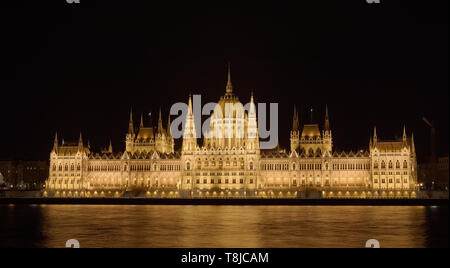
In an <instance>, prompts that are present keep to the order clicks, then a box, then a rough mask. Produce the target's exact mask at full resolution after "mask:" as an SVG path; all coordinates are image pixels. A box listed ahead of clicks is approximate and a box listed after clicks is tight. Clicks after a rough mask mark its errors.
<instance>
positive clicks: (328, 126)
mask: <svg viewBox="0 0 450 268" xmlns="http://www.w3.org/2000/svg"><path fill="white" fill-rule="evenodd" d="M329 130H330V121H329V119H328V105H326V106H325V131H329Z"/></svg>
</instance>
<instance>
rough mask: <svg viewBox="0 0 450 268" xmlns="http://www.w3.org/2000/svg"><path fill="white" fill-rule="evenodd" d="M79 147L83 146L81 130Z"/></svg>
mask: <svg viewBox="0 0 450 268" xmlns="http://www.w3.org/2000/svg"><path fill="white" fill-rule="evenodd" d="M78 148H83V136H82V135H81V131H80V138H79V139H78Z"/></svg>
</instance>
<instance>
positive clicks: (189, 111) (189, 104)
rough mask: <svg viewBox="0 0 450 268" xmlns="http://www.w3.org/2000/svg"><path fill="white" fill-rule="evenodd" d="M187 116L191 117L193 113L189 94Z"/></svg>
mask: <svg viewBox="0 0 450 268" xmlns="http://www.w3.org/2000/svg"><path fill="white" fill-rule="evenodd" d="M188 115H193V112H192V96H191V94H189V103H188Z"/></svg>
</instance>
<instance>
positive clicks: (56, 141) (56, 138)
mask: <svg viewBox="0 0 450 268" xmlns="http://www.w3.org/2000/svg"><path fill="white" fill-rule="evenodd" d="M57 149H58V132H56V134H55V141H54V142H53V150H54V151H56V150H57Z"/></svg>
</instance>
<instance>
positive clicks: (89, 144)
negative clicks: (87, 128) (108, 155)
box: [87, 140, 91, 149]
mask: <svg viewBox="0 0 450 268" xmlns="http://www.w3.org/2000/svg"><path fill="white" fill-rule="evenodd" d="M87 147H88V149H91V141H90V140H88V144H87Z"/></svg>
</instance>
